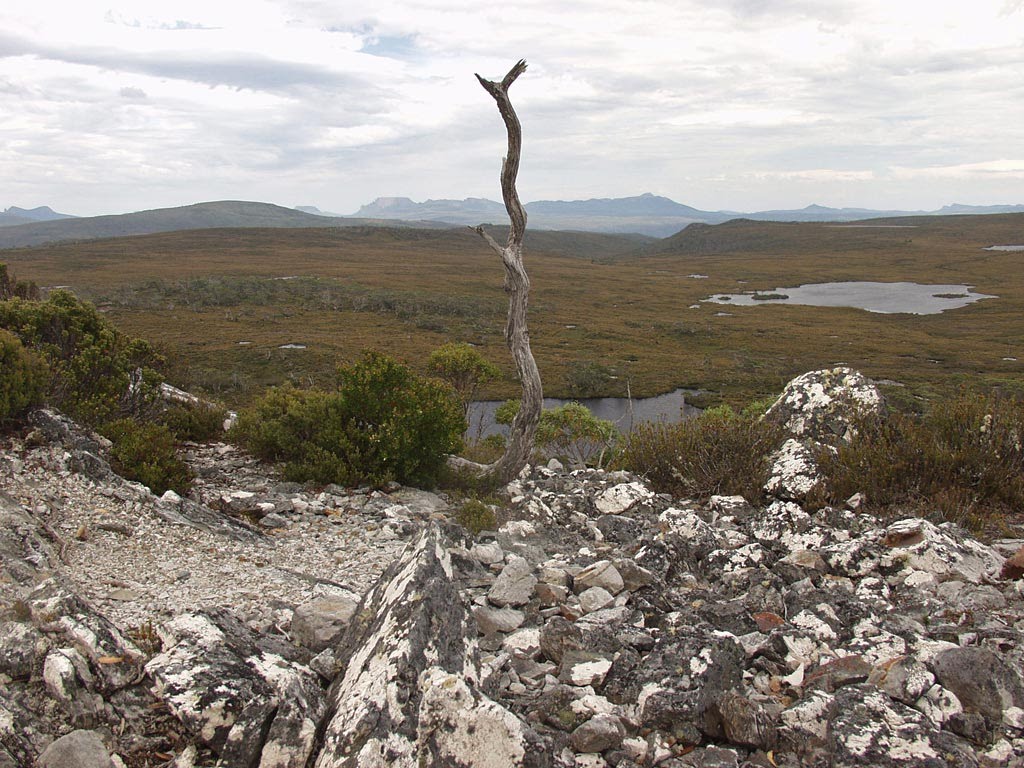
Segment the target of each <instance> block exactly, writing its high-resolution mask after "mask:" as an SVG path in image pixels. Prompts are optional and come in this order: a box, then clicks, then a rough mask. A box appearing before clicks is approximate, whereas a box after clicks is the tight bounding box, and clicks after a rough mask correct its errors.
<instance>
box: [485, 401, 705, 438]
mask: <svg viewBox="0 0 1024 768" xmlns="http://www.w3.org/2000/svg"><path fill="white" fill-rule="evenodd" d="M688 393H689V394H692V393H693V390H687V389H677V390H675V391H674V392H667V393H666V394H664V395H656V396H654V397H640V398H633V399H632V400H629V399H627V398H625V397H594V398H584V399H582V400H577V401H575V402H578V403H582V404H583V405H585V406H587V408H589V409H590V412H591V413H593V414H594V416H596V417H597V418H599V419H606V420H607V421H610V422H612V423H613V424H615V426H616V427H617V428H618V430H619V431H620V432H629V431H630V429H632V428H633V426H634V425H635V424H642V423H644V422H650V421H654V422H658V421H664V422H676V421H680V420H682V419H684V418H691V417H692V416H695V415H697V414H698V413H700V408H695V407H694V406H692V405H687V404H686V395H687V394H688ZM503 402H505V401H504V400H477V401H476V402H474V403H472V404H470V406H469V430H468V431H467V434H468V435H469V436H470V437H471V438H476V437H477V436H478V435H479V436H481V437H486V436H487V435H496V434H508V427H506V426H504V425H502V424H496V423H495V422H494V412H495V411H497V410H498V407H499V406H500V405H501V404H502V403H503ZM570 402H574V401H572V400H562V399H560V398H557V397H545V398H544V409H545V410H551V409H552V408H558V407H560V406H563V405H565V404H566V403H570Z"/></svg>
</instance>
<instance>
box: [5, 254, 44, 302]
mask: <svg viewBox="0 0 1024 768" xmlns="http://www.w3.org/2000/svg"><path fill="white" fill-rule="evenodd" d="M13 298H19V299H38V298H39V286H37V285H36V284H35V283H32V282H26V281H24V280H16V279H15V277H14V275H12V274H11V273H10V272H8V271H7V265H6V264H2V263H0V301H5V300H7V299H13Z"/></svg>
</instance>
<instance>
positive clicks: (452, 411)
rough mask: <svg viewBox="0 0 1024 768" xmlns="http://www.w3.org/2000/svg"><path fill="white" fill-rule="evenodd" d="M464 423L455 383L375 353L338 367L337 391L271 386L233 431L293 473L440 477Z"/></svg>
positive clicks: (308, 477) (348, 478)
mask: <svg viewBox="0 0 1024 768" xmlns="http://www.w3.org/2000/svg"><path fill="white" fill-rule="evenodd" d="M465 428H466V421H465V418H464V417H463V415H462V408H461V406H460V405H459V402H458V398H457V397H456V396H455V394H454V392H453V391H452V390H451V388H450V387H448V386H447V385H445V384H444V383H443V382H440V381H437V380H434V379H426V378H423V377H420V376H417V375H416V374H415V373H414V372H413V371H412V370H410V369H409V368H408V367H407V366H405V365H402V364H400V363H398V362H396V361H395V360H392V359H391V358H388V357H386V356H384V355H379V354H375V353H370V354H368V355H367V356H366V357H365V358H364V359H363V360H362V361H361V362H359V363H357V364H355V365H353V366H351V367H348V368H344V369H342V370H341V371H340V372H339V384H338V389H337V390H336V391H334V392H323V391H318V390H297V389H293V388H280V389H274V390H271V391H270V392H268V393H267V394H266V395H265V396H264V397H262V398H260V399H259V400H258V401H257V402H256V403H255V404H254V405H253V406H252V407H251V408H249V409H246V410H244V411H242V413H240V414H239V418H238V423H237V424H236V426H235V428H234V430H233V433H232V434H233V436H234V437H235V439H237V440H238V441H239V442H241V443H242V444H243V445H245V446H246V447H247V448H249V449H250V450H251V451H253V452H254V453H255V454H256V455H258V456H261V457H262V458H265V459H269V460H271V461H279V462H283V463H284V473H285V476H286V477H287V478H288V479H290V480H296V481H299V482H302V481H313V482H318V483H340V484H343V485H359V484H363V483H370V484H374V485H381V484H384V483H386V482H388V481H390V480H397V481H398V482H401V483H406V484H411V485H433V484H435V483H436V482H437V479H438V477H439V473H440V472H441V468H442V467H443V465H444V463H445V457H446V455H447V454H449V453H452V452H454V451H456V450H457V449H458V448H459V447H461V444H462V437H461V436H462V433H463V431H465Z"/></svg>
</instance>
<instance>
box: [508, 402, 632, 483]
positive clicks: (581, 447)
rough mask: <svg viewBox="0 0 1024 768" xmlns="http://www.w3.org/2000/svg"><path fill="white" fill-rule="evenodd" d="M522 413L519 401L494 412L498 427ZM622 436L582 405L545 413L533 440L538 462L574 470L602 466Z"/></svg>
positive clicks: (570, 404) (571, 405)
mask: <svg viewBox="0 0 1024 768" xmlns="http://www.w3.org/2000/svg"><path fill="white" fill-rule="evenodd" d="M518 412H519V401H518V400H506V401H505V402H504V403H502V404H501V405H500V406H498V410H496V411H495V412H494V420H495V422H496V423H498V424H504V425H509V424H511V423H512V420H513V419H514V418H515V416H516V413H518ZM619 437H620V435H619V432H618V430H617V429H616V428H615V425H614V424H612V422H610V421H606V420H604V419H599V418H597V417H595V416H594V414H592V413H591V412H590V409H589V408H587V407H586V406H585V405H582V404H580V403H575V402H574V403H566V404H565V405H562V406H559V407H558V408H551V409H549V410H545V411H542V412H541V414H540V422H539V423H538V424H537V434H536V436H535V438H534V445H535V451H534V453H535V460H544V459H550V458H557V459H559V460H560V461H564V462H566V463H568V464H570V465H573V466H588V465H589V466H598V467H600V466H603V465H604V464H605V463H606V461H607V460H608V459H609V458H610V457H611V456H612V454H613V453H614V451H615V448H616V446H617V444H618V440H619Z"/></svg>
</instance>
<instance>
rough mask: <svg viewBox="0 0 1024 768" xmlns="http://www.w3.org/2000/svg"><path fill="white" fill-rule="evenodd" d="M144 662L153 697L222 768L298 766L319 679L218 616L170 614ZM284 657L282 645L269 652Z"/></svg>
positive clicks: (307, 749) (317, 706)
mask: <svg viewBox="0 0 1024 768" xmlns="http://www.w3.org/2000/svg"><path fill="white" fill-rule="evenodd" d="M159 632H160V636H161V639H162V640H163V644H164V650H163V651H162V652H161V653H159V654H158V655H156V656H154V657H153V658H152V659H151V660H150V661H149V663H147V664H146V671H147V672H148V673H149V675H150V677H151V678H152V680H153V683H154V688H153V692H154V693H155V694H156V695H157V696H158V697H159V698H160V699H162V700H163V701H164V702H165V703H166V704H167V707H168V709H170V710H171V712H172V713H174V715H176V716H177V717H178V719H179V720H181V721H182V722H183V723H185V725H187V726H188V727H189V728H190V729H191V730H192V731H193V733H194V734H195V735H196V736H197V737H198V738H199V739H200V740H201V741H202V742H203V743H205V744H206V745H207V746H208V747H210V748H211V749H212V750H213V751H214V752H216V753H217V755H218V756H219V758H220V762H219V763H218V764H219V765H223V766H225V768H249V767H250V766H253V765H260V766H262V768H302V767H303V766H305V765H306V762H307V761H308V759H309V757H310V755H311V753H312V751H313V746H314V736H315V734H316V728H317V724H318V723H319V722H320V719H321V716H322V715H323V712H324V694H323V691H322V689H321V688H320V683H319V678H318V677H317V675H316V673H314V672H313V671H311V670H310V669H309V668H308V667H305V666H303V665H301V664H298V663H296V662H294V661H290V660H288V659H286V658H284V657H283V656H282V655H281V654H280V653H274V652H272V650H265V649H264V648H261V647H260V645H261V643H260V641H259V640H258V638H257V637H256V636H255V635H253V634H252V633H251V632H250V631H249V630H248V629H247V628H246V627H245V626H244V625H243V624H241V622H239V621H237V620H236V619H233V618H232V617H231V616H230V615H229V614H228V613H226V612H223V611H218V612H212V613H209V614H202V613H198V614H185V615H181V616H177V617H175V618H174V619H172V620H171V621H169V622H167V623H166V624H164V625H162V626H161V627H160V629H159ZM274 650H278V651H281V652H287V651H286V649H285V648H276V649H274Z"/></svg>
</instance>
